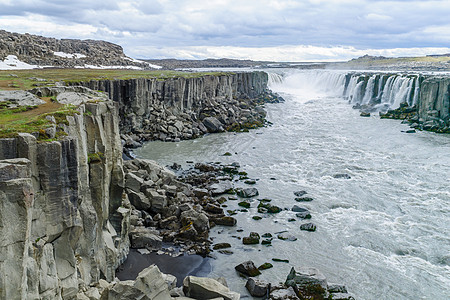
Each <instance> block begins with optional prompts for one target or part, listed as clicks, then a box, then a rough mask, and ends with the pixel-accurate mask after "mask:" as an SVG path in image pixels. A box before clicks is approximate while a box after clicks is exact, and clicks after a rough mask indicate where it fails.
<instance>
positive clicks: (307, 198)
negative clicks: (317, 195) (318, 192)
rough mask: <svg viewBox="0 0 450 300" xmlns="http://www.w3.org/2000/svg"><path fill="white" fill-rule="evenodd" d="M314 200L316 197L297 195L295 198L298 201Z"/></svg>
mask: <svg viewBox="0 0 450 300" xmlns="http://www.w3.org/2000/svg"><path fill="white" fill-rule="evenodd" d="M313 200H314V199H313V198H311V197H297V198H295V201H297V202H311V201H313Z"/></svg>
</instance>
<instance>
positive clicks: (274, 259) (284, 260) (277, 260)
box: [272, 258, 289, 263]
mask: <svg viewBox="0 0 450 300" xmlns="http://www.w3.org/2000/svg"><path fill="white" fill-rule="evenodd" d="M272 260H273V261H276V262H285V263H289V259H281V258H272Z"/></svg>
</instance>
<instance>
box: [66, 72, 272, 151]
mask: <svg viewBox="0 0 450 300" xmlns="http://www.w3.org/2000/svg"><path fill="white" fill-rule="evenodd" d="M267 81H268V76H267V73H264V72H250V73H229V74H223V75H204V76H199V77H193V78H189V77H177V78H173V79H169V80H164V81H161V80H158V79H156V78H152V79H146V78H140V79H130V80H100V81H90V82H81V83H73V84H75V85H83V86H87V87H89V88H91V89H93V90H101V91H105V92H107V93H108V95H109V97H110V98H111V99H112V100H114V101H116V102H118V103H119V107H120V115H121V116H122V118H121V122H120V129H121V132H122V134H123V136H122V138H123V139H124V140H125V141H126V142H127V145H128V146H133V143H134V142H136V141H138V142H139V141H146V140H164V141H178V140H182V139H191V138H195V137H198V136H200V135H203V134H205V133H208V132H220V131H224V130H227V129H228V130H240V129H246V128H252V127H255V126H261V125H262V124H263V123H264V117H265V111H264V110H263V109H262V108H261V107H258V105H259V104H262V103H264V102H265V101H278V100H279V98H277V97H276V96H275V97H274V96H273V95H271V94H270V93H269V92H268V90H267Z"/></svg>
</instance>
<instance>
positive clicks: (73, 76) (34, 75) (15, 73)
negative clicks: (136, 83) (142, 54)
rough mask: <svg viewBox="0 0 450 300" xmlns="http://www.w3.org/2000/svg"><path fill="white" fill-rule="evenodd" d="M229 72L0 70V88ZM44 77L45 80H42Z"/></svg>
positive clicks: (160, 78) (190, 76)
mask: <svg viewBox="0 0 450 300" xmlns="http://www.w3.org/2000/svg"><path fill="white" fill-rule="evenodd" d="M225 74H231V73H230V72H181V71H158V70H152V71H139V70H94V69H33V70H6V71H0V90H28V89H31V88H33V87H36V86H47V85H49V86H52V85H55V82H61V81H62V82H67V83H70V82H81V81H90V80H105V79H111V80H115V79H122V80H125V79H133V78H155V79H158V80H167V79H170V78H178V77H183V78H197V77H201V76H206V75H225ZM43 79H45V81H44V80H43Z"/></svg>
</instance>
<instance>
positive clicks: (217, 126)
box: [202, 117, 224, 132]
mask: <svg viewBox="0 0 450 300" xmlns="http://www.w3.org/2000/svg"><path fill="white" fill-rule="evenodd" d="M202 123H203V125H204V126H205V127H206V129H207V130H208V132H222V131H224V129H223V126H222V123H220V121H219V120H217V119H216V118H215V117H207V118H204V119H203V121H202Z"/></svg>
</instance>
